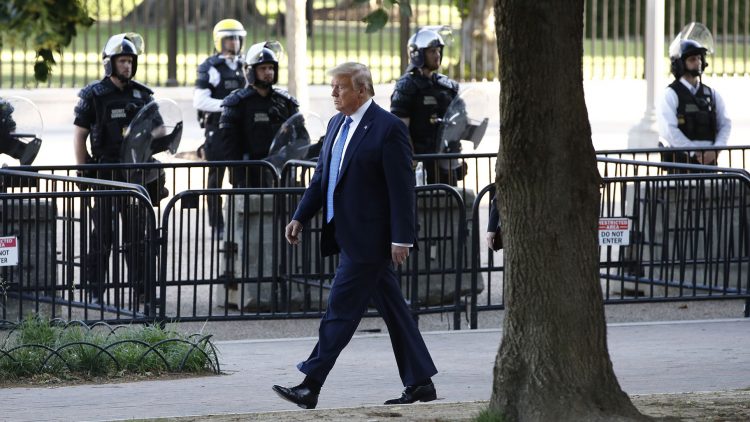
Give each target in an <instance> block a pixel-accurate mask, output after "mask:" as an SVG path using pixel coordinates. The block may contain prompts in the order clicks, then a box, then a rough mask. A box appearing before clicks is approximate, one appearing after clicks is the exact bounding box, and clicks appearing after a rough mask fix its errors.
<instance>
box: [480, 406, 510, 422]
mask: <svg viewBox="0 0 750 422" xmlns="http://www.w3.org/2000/svg"><path fill="white" fill-rule="evenodd" d="M504 420H505V418H504V417H503V415H502V414H501V413H499V412H497V411H495V410H492V409H484V410H482V411H481V412H479V414H478V415H476V417H474V419H473V422H503V421H504Z"/></svg>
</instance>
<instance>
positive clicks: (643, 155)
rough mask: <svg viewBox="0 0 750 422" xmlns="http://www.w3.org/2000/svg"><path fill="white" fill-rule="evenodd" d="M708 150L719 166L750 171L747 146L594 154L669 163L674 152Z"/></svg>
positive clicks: (700, 153) (605, 175)
mask: <svg viewBox="0 0 750 422" xmlns="http://www.w3.org/2000/svg"><path fill="white" fill-rule="evenodd" d="M709 151H712V152H716V153H717V154H718V165H719V166H721V167H725V168H736V169H743V170H748V171H750V148H749V147H747V146H721V147H694V148H669V149H666V148H640V149H620V150H603V151H596V155H597V157H599V158H608V159H619V160H633V161H641V162H649V163H664V164H669V161H668V160H670V159H673V156H674V154H688V155H690V154H692V155H699V156H700V155H702V154H705V153H706V152H709ZM600 164H601V160H600ZM684 165H689V164H684ZM600 173H601V175H602V177H611V176H615V175H613V174H605V173H604V172H601V167H600ZM622 176H633V174H622Z"/></svg>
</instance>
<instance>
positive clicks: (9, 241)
mask: <svg viewBox="0 0 750 422" xmlns="http://www.w3.org/2000/svg"><path fill="white" fill-rule="evenodd" d="M9 265H18V239H16V237H15V236H5V237H0V267H7V266H9Z"/></svg>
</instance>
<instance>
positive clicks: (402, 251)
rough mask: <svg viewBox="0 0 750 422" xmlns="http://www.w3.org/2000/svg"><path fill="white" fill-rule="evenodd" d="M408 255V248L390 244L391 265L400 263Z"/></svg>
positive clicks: (404, 260)
mask: <svg viewBox="0 0 750 422" xmlns="http://www.w3.org/2000/svg"><path fill="white" fill-rule="evenodd" d="M408 257H409V248H407V247H406V246H397V245H391V259H392V260H393V265H401V264H403V263H404V262H406V258H408Z"/></svg>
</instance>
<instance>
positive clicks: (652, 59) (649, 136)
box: [628, 0, 665, 148]
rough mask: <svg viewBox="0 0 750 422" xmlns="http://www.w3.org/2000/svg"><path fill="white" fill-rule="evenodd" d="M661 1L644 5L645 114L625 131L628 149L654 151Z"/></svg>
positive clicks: (661, 35)
mask: <svg viewBox="0 0 750 422" xmlns="http://www.w3.org/2000/svg"><path fill="white" fill-rule="evenodd" d="M664 3H665V2H664V0H647V2H646V57H645V62H646V112H645V113H643V119H641V122H640V123H638V125H636V126H634V127H632V128H631V129H630V131H629V132H628V147H629V148H655V147H656V146H657V145H658V143H659V132H658V131H657V130H656V90H657V88H658V89H661V88H662V79H663V73H662V72H663V70H662V69H663V63H662V62H663V61H664V7H665V5H664Z"/></svg>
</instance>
